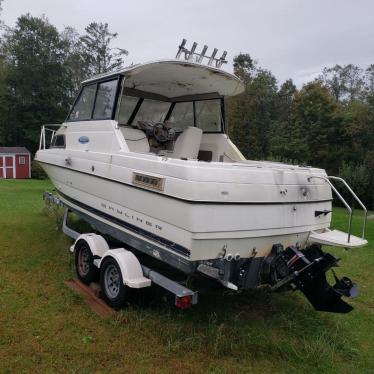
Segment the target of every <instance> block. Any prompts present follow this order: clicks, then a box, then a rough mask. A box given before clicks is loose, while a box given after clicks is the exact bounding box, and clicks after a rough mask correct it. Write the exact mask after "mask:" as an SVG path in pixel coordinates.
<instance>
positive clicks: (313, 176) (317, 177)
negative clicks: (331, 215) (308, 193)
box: [308, 175, 368, 243]
mask: <svg viewBox="0 0 374 374" xmlns="http://www.w3.org/2000/svg"><path fill="white" fill-rule="evenodd" d="M312 178H315V179H323V180H324V181H325V182H327V183H328V184H329V185H330V187H331V189H332V190H333V191H334V192H335V194H336V196H338V198H339V199H340V201H341V202H342V203H343V204H344V206H345V207H346V208H347V210H348V212H349V220H348V240H347V242H348V243H349V242H350V240H351V231H352V216H353V209H352V207H351V206H350V205H349V204H348V203H347V202H346V201H345V199H344V197H343V196H342V195H341V194H340V193H339V191H338V190H337V189H336V188H335V186H334V185H333V184H332V183H331V181H330V179H332V180H336V181H339V182H342V183H343V184H344V186H345V187H346V188H347V190H348V191H349V193H350V194H351V195H352V196H353V198H354V199H355V200H356V201H357V202H358V203H359V205H360V206H361V208H362V209H363V211H364V222H363V225H362V239H365V229H366V221H367V214H368V211H367V209H366V206H365V205H364V204H363V202H362V201H361V200H360V199H359V198H358V196H357V195H356V194H355V193H354V191H353V190H352V188H351V187H350V186H349V184H348V183H347V182H346V181H345V180H344V179H343V178H340V177H334V176H331V175H329V176H327V177H322V176H317V175H312V176H311V177H309V178H308V181H310V180H311V179H312Z"/></svg>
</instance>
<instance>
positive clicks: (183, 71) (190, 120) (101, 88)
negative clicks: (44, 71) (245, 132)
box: [66, 60, 244, 162]
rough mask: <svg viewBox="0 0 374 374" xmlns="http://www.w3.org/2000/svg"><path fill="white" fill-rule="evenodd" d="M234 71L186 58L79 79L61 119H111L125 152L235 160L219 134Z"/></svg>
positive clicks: (237, 89) (234, 87) (235, 86)
mask: <svg viewBox="0 0 374 374" xmlns="http://www.w3.org/2000/svg"><path fill="white" fill-rule="evenodd" d="M243 90H244V88H243V84H242V82H241V81H240V80H239V78H237V77H236V76H234V75H232V74H229V73H227V72H225V71H223V70H220V69H217V68H214V67H211V66H205V65H201V64H198V63H193V62H189V61H178V60H168V61H158V62H151V63H147V64H142V65H134V66H130V67H129V68H127V69H123V70H122V71H119V72H117V73H111V74H106V75H102V76H99V77H96V78H93V79H90V80H87V81H85V82H83V85H82V88H81V91H80V93H79V95H78V97H77V99H76V101H75V103H74V105H73V107H72V109H71V111H70V113H69V116H68V118H67V121H66V122H82V121H102V120H114V121H116V125H117V126H118V129H120V132H121V134H122V135H123V140H124V142H125V144H126V148H127V150H128V151H129V152H135V153H142V154H144V153H148V154H152V155H157V156H164V157H170V158H178V159H195V160H196V159H198V160H202V161H217V162H218V161H221V162H222V161H231V162H232V161H236V160H240V159H243V156H242V155H241V154H240V152H239V151H238V150H237V149H236V147H235V146H234V145H233V144H232V143H231V142H230V141H229V139H228V137H227V135H226V134H225V130H226V123H225V103H224V100H225V98H226V97H228V96H233V95H236V94H239V93H241V92H243Z"/></svg>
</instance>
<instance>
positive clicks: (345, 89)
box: [321, 64, 364, 102]
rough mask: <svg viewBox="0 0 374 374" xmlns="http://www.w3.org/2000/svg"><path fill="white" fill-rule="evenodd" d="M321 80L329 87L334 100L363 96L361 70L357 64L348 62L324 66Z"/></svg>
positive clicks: (344, 100)
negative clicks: (328, 66) (342, 64)
mask: <svg viewBox="0 0 374 374" xmlns="http://www.w3.org/2000/svg"><path fill="white" fill-rule="evenodd" d="M321 80H322V81H323V82H324V83H325V84H326V86H327V87H329V88H330V90H331V93H332V94H333V96H334V97H335V99H336V100H340V101H343V102H346V101H351V100H357V99H360V98H361V97H362V96H363V92H364V78H363V70H362V69H361V68H360V67H358V66H355V65H352V64H348V65H345V66H340V65H335V66H333V67H332V68H325V69H323V75H322V76H321Z"/></svg>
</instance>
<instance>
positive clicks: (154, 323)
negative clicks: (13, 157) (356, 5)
mask: <svg viewBox="0 0 374 374" xmlns="http://www.w3.org/2000/svg"><path fill="white" fill-rule="evenodd" d="M50 188H51V186H50V184H49V182H47V181H33V180H30V181H13V180H0V255H1V257H0V373H8V372H9V373H19V372H31V371H34V372H38V373H44V372H46V373H54V372H61V373H66V372H69V373H70V372H71V373H92V372H103V373H106V372H118V373H133V372H134V373H153V372H156V373H159V372H160V373H175V372H182V373H189V372H191V373H207V372H208V373H250V372H253V373H267V372H269V373H283V372H284V373H293V372H295V373H296V372H297V373H353V372H354V373H373V372H374V288H373V285H374V221H369V222H368V227H367V237H368V239H369V242H370V245H368V246H367V247H366V248H362V249H356V250H351V251H345V250H343V249H339V248H336V249H332V250H331V252H332V253H333V254H335V255H336V256H338V257H340V258H341V268H340V269H338V273H339V275H347V276H349V277H351V278H352V279H353V280H355V281H357V283H358V284H359V286H360V291H361V295H360V296H359V297H358V298H357V299H355V300H352V301H351V303H352V304H353V306H354V307H355V309H354V311H353V312H351V313H350V314H348V315H334V314H328V313H319V312H315V311H314V310H313V309H312V307H311V306H310V305H309V303H308V302H307V301H306V300H305V299H304V297H303V296H302V295H301V294H300V293H299V292H294V293H281V294H271V295H269V294H268V293H266V292H264V291H261V292H259V291H257V292H248V293H245V294H241V295H235V296H233V295H228V294H224V293H221V292H220V293H214V294H210V295H203V296H201V297H200V303H199V304H198V305H197V306H195V307H193V308H192V309H190V310H187V311H179V310H177V309H175V308H173V307H170V306H168V305H166V304H164V303H163V302H162V301H157V300H155V301H154V302H151V303H149V304H147V305H146V306H141V305H137V304H134V305H130V306H129V307H128V308H126V309H123V310H121V311H120V312H118V313H116V315H115V317H114V318H109V319H100V318H99V317H97V316H96V315H95V314H94V313H93V312H92V311H91V310H90V308H89V307H88V306H87V305H86V304H85V303H84V302H83V301H82V299H81V298H80V297H79V296H77V295H75V294H74V293H73V292H72V291H71V290H70V289H68V288H67V287H66V286H65V284H64V281H65V280H67V279H69V278H71V277H72V276H73V274H74V272H73V259H72V257H71V255H70V254H69V252H68V250H67V249H68V246H69V245H70V241H69V239H68V238H66V237H65V236H64V235H63V234H62V233H61V231H60V229H59V228H58V227H57V224H56V221H54V220H53V219H51V217H48V216H47V215H45V214H43V205H44V204H43V201H42V192H43V191H44V190H46V189H50ZM334 217H335V218H334V224H335V226H336V227H338V228H340V229H343V230H346V223H347V218H346V215H345V213H344V211H343V210H341V209H336V210H335V212H334ZM359 224H360V221H359V220H358V219H356V220H355V221H354V227H355V229H358V227H359Z"/></svg>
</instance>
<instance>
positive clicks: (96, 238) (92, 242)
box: [70, 234, 109, 265]
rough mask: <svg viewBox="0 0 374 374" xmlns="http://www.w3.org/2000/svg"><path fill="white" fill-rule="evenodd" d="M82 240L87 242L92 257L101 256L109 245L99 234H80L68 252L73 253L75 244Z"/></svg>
mask: <svg viewBox="0 0 374 374" xmlns="http://www.w3.org/2000/svg"><path fill="white" fill-rule="evenodd" d="M82 240H84V241H85V242H86V243H87V244H88V246H89V247H90V250H91V252H92V255H93V256H94V258H101V257H103V256H104V254H105V253H106V252H107V251H109V245H108V243H107V242H106V240H105V239H104V238H103V237H102V236H101V235H97V234H81V235H79V236H78V238H77V239H76V241H75V242H74V244H73V245H72V246H71V247H70V252H72V253H74V251H75V247H76V245H77V244H78V243H79V242H80V241H82ZM95 265H96V263H95Z"/></svg>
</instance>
